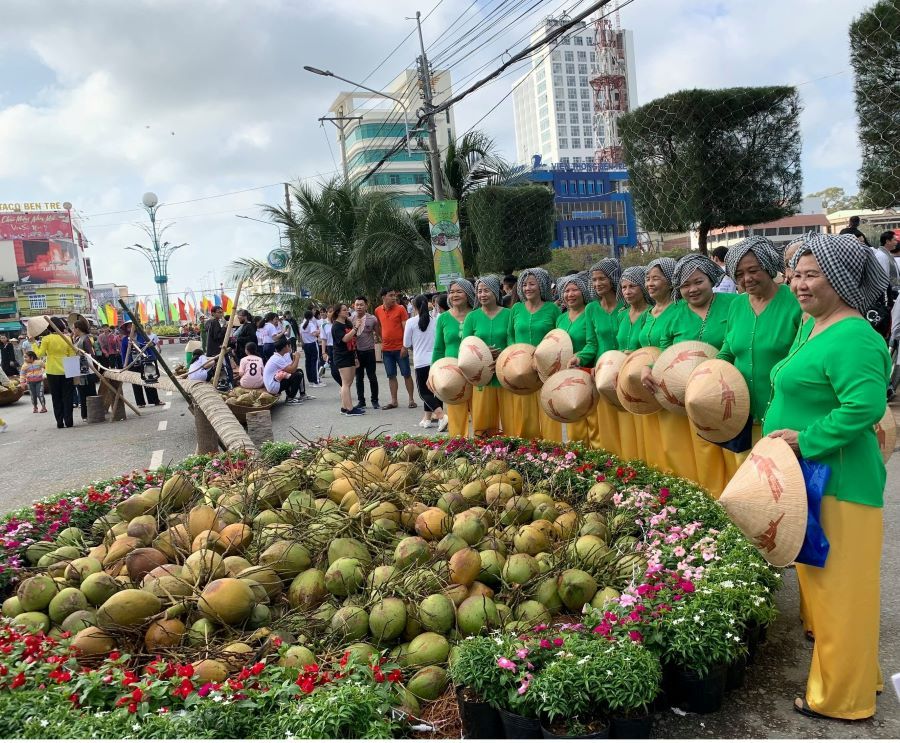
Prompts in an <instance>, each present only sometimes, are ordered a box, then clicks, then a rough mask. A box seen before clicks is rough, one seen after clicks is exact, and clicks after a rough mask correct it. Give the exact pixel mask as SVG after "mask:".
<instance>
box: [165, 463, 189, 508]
mask: <svg viewBox="0 0 900 743" xmlns="http://www.w3.org/2000/svg"><path fill="white" fill-rule="evenodd" d="M196 492H197V490H196V488H195V487H194V484H193V483H192V482H191V481H190V480H189V479H188V477H187V475H185V474H183V473H181V472H176V473H175V474H173V475H172V476H171V477H170V478H168V479H167V480H166V481H165V482H164V483H163V487H162V492H161V493H160V496H159V501H160V503H161V504H162V505H163V506H164V507H165V508H167V509H169V510H174V509H178V508H182V507H183V506H184V505H186V504H187V502H188V501H190V500H191V498H193V497H194V495H195V494H196Z"/></svg>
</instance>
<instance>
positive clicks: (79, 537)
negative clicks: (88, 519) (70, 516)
mask: <svg viewBox="0 0 900 743" xmlns="http://www.w3.org/2000/svg"><path fill="white" fill-rule="evenodd" d="M56 543H57V544H58V545H60V546H61V547H62V546H63V545H71V546H72V547H84V532H83V531H81V529H79V528H78V527H77V526H70V527H68V528H66V529H63V530H62V531H61V532H60V533H59V534H57V535H56Z"/></svg>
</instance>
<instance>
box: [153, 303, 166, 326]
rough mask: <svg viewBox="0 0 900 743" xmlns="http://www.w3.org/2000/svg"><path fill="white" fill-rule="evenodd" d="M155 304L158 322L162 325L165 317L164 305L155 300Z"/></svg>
mask: <svg viewBox="0 0 900 743" xmlns="http://www.w3.org/2000/svg"><path fill="white" fill-rule="evenodd" d="M153 304H154V305H155V308H156V322H158V323H160V322H162V321H163V318H164V317H165V315H164V314H163V308H162V303H161V302H160V301H159V300H158V299H154V300H153Z"/></svg>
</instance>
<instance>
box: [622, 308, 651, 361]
mask: <svg viewBox="0 0 900 743" xmlns="http://www.w3.org/2000/svg"><path fill="white" fill-rule="evenodd" d="M646 319H647V311H646V310H645V311H644V312H642V313H641V314H639V315H638V316H637V317H636V318H635V320H634V322H631V315H629V314H628V307H625V309H623V310H622V315H621V317H620V319H619V329H618V330H617V331H616V348H618V349H619V350H620V351H625V352H626V353H627V352H630V351H634V350H635V349H638V348H640V347H641V339H640V335H641V328H643V327H644V322H645V321H646Z"/></svg>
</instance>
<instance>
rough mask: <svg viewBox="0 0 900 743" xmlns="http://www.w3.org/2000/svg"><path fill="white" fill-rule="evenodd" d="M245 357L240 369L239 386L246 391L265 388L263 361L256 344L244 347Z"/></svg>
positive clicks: (248, 344)
mask: <svg viewBox="0 0 900 743" xmlns="http://www.w3.org/2000/svg"><path fill="white" fill-rule="evenodd" d="M244 354H245V355H244V357H243V358H242V359H241V364H240V366H239V367H238V379H239V380H240V381H239V382H238V386H239V387H241V388H243V389H245V390H258V389H260V388H261V387H262V386H263V367H264V364H263V360H262V358H260V356H259V348H258V347H257V345H256V344H255V343H247V344H246V345H245V346H244Z"/></svg>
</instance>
